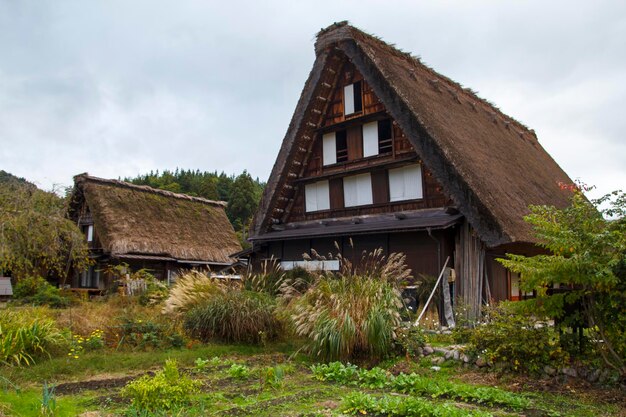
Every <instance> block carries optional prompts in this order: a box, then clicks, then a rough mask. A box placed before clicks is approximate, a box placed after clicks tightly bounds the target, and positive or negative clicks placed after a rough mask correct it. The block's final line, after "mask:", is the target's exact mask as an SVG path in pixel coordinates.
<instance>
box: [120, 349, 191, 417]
mask: <svg viewBox="0 0 626 417" xmlns="http://www.w3.org/2000/svg"><path fill="white" fill-rule="evenodd" d="M200 385H202V383H201V382H200V381H195V380H193V379H191V378H189V377H188V376H186V375H182V374H180V372H179V371H178V365H177V363H176V361H175V360H171V359H170V360H167V361H165V366H164V367H163V369H162V370H160V371H158V372H157V373H156V374H155V375H154V376H152V377H151V376H149V375H144V376H142V377H141V378H139V379H136V380H134V381H131V382H129V383H128V384H126V386H125V387H124V388H123V389H122V390H121V391H120V393H121V395H122V396H123V397H125V398H129V399H130V401H131V404H132V406H133V407H136V408H138V409H140V410H146V411H150V412H153V411H160V410H171V409H172V408H175V407H177V406H182V405H184V404H186V403H188V402H189V400H190V397H191V395H193V394H195V393H196V392H198V390H199V388H200Z"/></svg>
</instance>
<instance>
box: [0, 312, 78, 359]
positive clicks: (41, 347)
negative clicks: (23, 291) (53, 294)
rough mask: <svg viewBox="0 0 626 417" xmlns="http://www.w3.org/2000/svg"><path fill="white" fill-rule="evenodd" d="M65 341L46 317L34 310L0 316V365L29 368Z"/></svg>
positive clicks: (5, 313)
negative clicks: (26, 366)
mask: <svg viewBox="0 0 626 417" xmlns="http://www.w3.org/2000/svg"><path fill="white" fill-rule="evenodd" d="M65 342H66V339H65V337H64V335H63V333H62V332H61V331H60V330H59V329H58V328H57V326H56V323H55V322H54V320H52V319H51V318H49V317H46V316H45V315H42V314H36V311H35V310H34V309H24V310H13V311H12V310H7V311H3V312H2V314H1V315H0V363H2V364H7V365H16V366H22V365H31V364H33V363H34V362H35V360H36V359H37V358H39V357H42V356H50V354H51V352H52V351H54V350H55V349H56V348H58V347H59V346H61V345H63V344H64V343H65Z"/></svg>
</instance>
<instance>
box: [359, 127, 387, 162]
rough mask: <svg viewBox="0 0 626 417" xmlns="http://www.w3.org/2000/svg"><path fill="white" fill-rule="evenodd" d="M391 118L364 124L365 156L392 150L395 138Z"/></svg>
mask: <svg viewBox="0 0 626 417" xmlns="http://www.w3.org/2000/svg"><path fill="white" fill-rule="evenodd" d="M391 132H392V130H391V120H390V119H386V120H379V121H376V122H370V123H365V124H364V125H363V156H364V157H367V156H373V155H378V154H384V153H389V152H391V150H392V146H393V138H392V133H391Z"/></svg>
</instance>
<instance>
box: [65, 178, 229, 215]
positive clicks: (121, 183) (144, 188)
mask: <svg viewBox="0 0 626 417" xmlns="http://www.w3.org/2000/svg"><path fill="white" fill-rule="evenodd" d="M82 181H92V182H98V183H101V184H108V185H114V186H117V187H123V188H130V189H133V190H137V191H143V192H147V193H153V194H160V195H163V196H166V197H171V198H178V199H181V200H189V201H196V202H198V203H204V204H210V205H214V206H222V207H226V206H227V205H228V203H227V202H225V201H216V200H209V199H207V198H202V197H195V196H191V195H188V194H182V193H175V192H172V191H167V190H161V189H159V188H154V187H150V186H148V185H137V184H132V183H129V182H126V181H121V180H114V179H107V178H100V177H94V176H92V175H89V174H88V173H86V172H85V173H82V174H78V175H75V176H74V183H76V184H77V183H79V182H82Z"/></svg>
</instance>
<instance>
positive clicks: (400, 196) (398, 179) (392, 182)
mask: <svg viewBox="0 0 626 417" xmlns="http://www.w3.org/2000/svg"><path fill="white" fill-rule="evenodd" d="M400 200H404V172H402V168H396V169H390V170H389V201H400Z"/></svg>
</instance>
